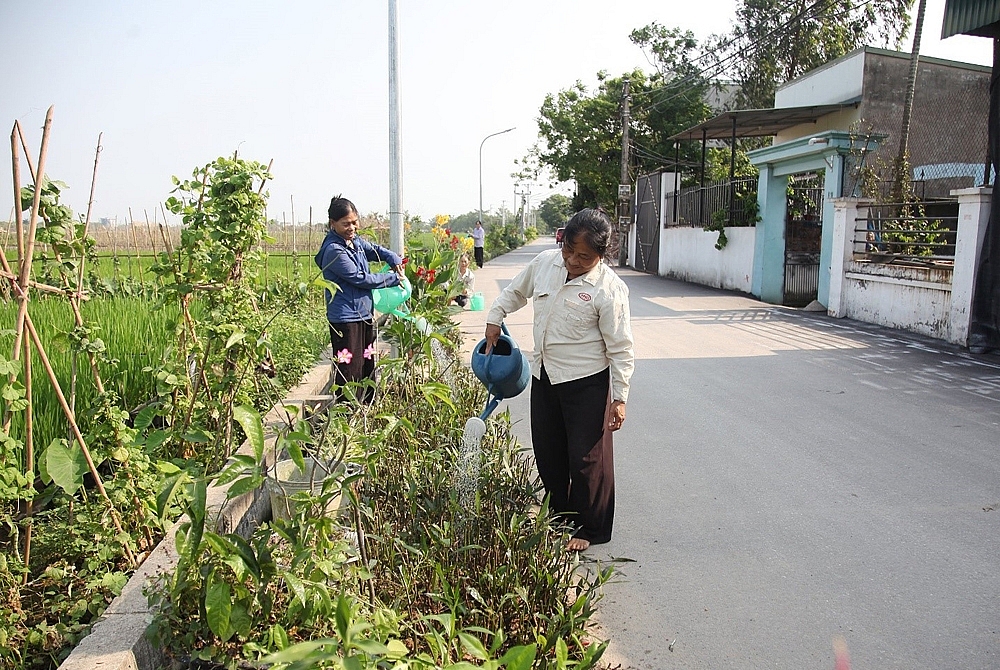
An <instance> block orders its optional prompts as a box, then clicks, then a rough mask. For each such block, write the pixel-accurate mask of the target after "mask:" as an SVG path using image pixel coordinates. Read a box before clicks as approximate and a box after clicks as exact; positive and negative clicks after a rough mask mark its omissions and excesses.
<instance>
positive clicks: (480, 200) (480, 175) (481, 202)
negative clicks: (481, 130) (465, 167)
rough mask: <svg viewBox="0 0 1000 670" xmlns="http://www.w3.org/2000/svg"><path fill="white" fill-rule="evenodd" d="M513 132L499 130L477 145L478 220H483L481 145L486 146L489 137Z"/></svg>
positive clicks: (510, 129)
mask: <svg viewBox="0 0 1000 670" xmlns="http://www.w3.org/2000/svg"><path fill="white" fill-rule="evenodd" d="M512 130H514V128H508V129H507V130H501V131H500V132H499V133H493V134H492V135H487V136H486V137H484V138H483V141H482V142H480V143H479V220H480V221H482V220H483V145H484V144H486V140H488V139H490V138H491V137H496V136H497V135H503V134H504V133H509V132H510V131H512Z"/></svg>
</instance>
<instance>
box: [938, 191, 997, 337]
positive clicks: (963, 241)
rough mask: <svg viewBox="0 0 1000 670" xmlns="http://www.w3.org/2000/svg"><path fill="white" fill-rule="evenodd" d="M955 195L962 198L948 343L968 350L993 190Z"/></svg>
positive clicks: (956, 192)
mask: <svg viewBox="0 0 1000 670" xmlns="http://www.w3.org/2000/svg"><path fill="white" fill-rule="evenodd" d="M951 194H952V195H953V196H955V197H957V198H958V232H957V233H956V235H955V269H954V270H953V272H952V275H951V313H950V315H949V323H948V325H949V328H948V341H949V342H951V343H953V344H959V345H961V346H963V347H964V346H966V345H967V344H968V340H969V321H970V319H971V317H972V293H973V290H974V289H975V285H976V270H977V269H978V268H979V255H980V253H981V252H982V249H983V238H984V237H985V236H986V223H987V222H988V221H989V219H990V198H991V197H992V195H993V189H992V188H989V187H986V188H982V187H979V188H963V189H959V190H955V191H952V192H951Z"/></svg>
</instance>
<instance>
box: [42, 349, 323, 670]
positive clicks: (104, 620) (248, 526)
mask: <svg viewBox="0 0 1000 670" xmlns="http://www.w3.org/2000/svg"><path fill="white" fill-rule="evenodd" d="M330 370H331V368H330V361H329V358H328V357H324V360H322V361H321V362H320V363H318V364H317V365H316V366H315V367H314V368H313V369H312V370H311V371H309V372H308V373H307V374H306V375H305V376H304V377H303V378H302V381H301V382H300V383H299V384H298V385H297V386H296V387H295V388H293V389H292V390H291V391H289V393H288V395H287V396H286V397H285V399H284V400H283V401H282V402H280V403H277V404H276V405H275V406H274V407H273V408H272V409H271V411H270V412H269V413H268V415H267V416H265V421H266V422H267V423H269V424H273V423H276V422H279V421H280V418H281V417H280V415H281V408H282V407H283V406H285V405H289V404H292V405H294V404H302V403H304V402H309V400H310V399H311V398H314V397H316V396H319V395H322V394H325V393H326V392H327V390H328V389H329V386H330ZM274 439H275V436H274V434H273V433H272V434H271V435H268V436H267V440H268V441H269V442H273V440H274ZM238 453H240V454H244V455H249V454H251V453H252V450H251V447H250V445H248V444H243V446H242V447H241V448H240V450H239V452H238ZM265 453H267V454H270V453H271V450H270V449H266V450H265ZM227 488H228V486H225V485H224V486H218V487H212V489H211V490H210V493H209V501H210V502H209V508H210V509H211V510H212V514H211V516H212V517H213V518H216V519H217V521H216V522H215V524H214V527H215V530H216V531H217V532H220V533H230V532H235V533H238V534H240V535H243V536H249V535H250V533H251V532H252V531H253V530H254V529H255V528H256V527H257V526H258V525H259V524H260V523H262V522H264V521H266V520H267V519H269V518H270V515H271V509H270V503H269V501H268V499H267V495H266V494H265V493H264V492H263V491H262V490H261V489H254V490H253V491H250V492H247V493H245V494H243V495H241V496H238V497H237V498H235V499H232V500H230V499H227V495H226V490H227ZM182 523H183V520H179V521H177V523H175V524H174V525H173V527H172V528H171V529H170V531H168V532H167V533H166V535H165V537H164V539H163V540H162V541H161V542H160V543H159V544H158V545H157V546H156V548H155V549H154V550H153V551H152V552H151V553H150V555H149V556H148V557H147V558H146V560H145V562H143V564H142V565H141V566H140V567H139V569H138V570H136V571H135V573H134V574H133V575H132V577H131V579H129V581H128V584H126V586H125V588H124V589H122V592H121V594H119V596H118V597H117V598H115V599H114V600H113V601H112V602H111V604H110V605H109V606H108V609H107V610H105V612H104V614H103V615H102V616H101V617H100V619H99V620H98V621H97V623H95V624H94V627H93V629H92V630H91V632H90V634H89V635H88V636H87V637H85V638H83V640H82V641H81V642H80V644H79V645H77V647H76V648H75V649H74V650H73V652H72V653H71V654H70V655H69V657H68V658H67V659H66V660H65V661H63V662H62V664H61V665H60V666H59V670H92V669H93V668H101V670H157V669H158V668H160V667H162V666H163V663H164V656H163V651H162V650H161V649H158V648H156V647H154V646H153V645H152V644H151V643H150V642H149V639H148V638H147V637H146V628H147V627H148V626H149V624H150V622H151V621H152V611H151V609H150V607H149V603H148V601H147V599H146V596H145V594H144V593H143V591H144V589H145V588H146V585H147V584H148V583H149V581H150V580H151V579H153V578H154V577H155V576H156V575H158V574H162V573H163V572H166V571H168V570H171V569H173V568H174V567H175V566H176V563H177V552H176V549H175V546H174V536H175V534H176V533H177V531H178V529H179V528H180V526H181V524H182Z"/></svg>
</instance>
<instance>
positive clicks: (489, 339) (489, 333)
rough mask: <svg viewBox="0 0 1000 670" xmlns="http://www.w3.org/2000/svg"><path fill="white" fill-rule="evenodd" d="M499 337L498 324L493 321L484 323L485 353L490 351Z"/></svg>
mask: <svg viewBox="0 0 1000 670" xmlns="http://www.w3.org/2000/svg"><path fill="white" fill-rule="evenodd" d="M499 339H500V326H498V325H496V324H495V323H487V324H486V353H487V354H488V353H490V352H491V351H492V350H493V347H495V346H496V344H497V340H499Z"/></svg>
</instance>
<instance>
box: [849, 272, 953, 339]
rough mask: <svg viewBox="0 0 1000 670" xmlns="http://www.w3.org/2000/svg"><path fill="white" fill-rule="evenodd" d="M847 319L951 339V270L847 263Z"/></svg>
mask: <svg viewBox="0 0 1000 670" xmlns="http://www.w3.org/2000/svg"><path fill="white" fill-rule="evenodd" d="M845 269H846V272H845V273H844V286H843V293H842V303H841V304H842V309H843V316H846V317H847V318H849V319H856V320H858V321H864V322H865V323H874V324H877V325H880V326H886V327H888V328H898V329H900V330H908V331H910V332H914V333H920V334H921V335H928V336H930V337H935V338H938V339H941V340H945V339H948V335H949V330H950V324H951V321H950V315H951V274H952V273H951V270H950V269H938V270H927V269H924V268H906V267H898V266H895V267H894V266H892V265H886V264H880V263H857V262H854V261H850V262H848V263H847V266H846V268H845Z"/></svg>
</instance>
